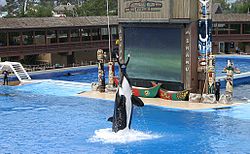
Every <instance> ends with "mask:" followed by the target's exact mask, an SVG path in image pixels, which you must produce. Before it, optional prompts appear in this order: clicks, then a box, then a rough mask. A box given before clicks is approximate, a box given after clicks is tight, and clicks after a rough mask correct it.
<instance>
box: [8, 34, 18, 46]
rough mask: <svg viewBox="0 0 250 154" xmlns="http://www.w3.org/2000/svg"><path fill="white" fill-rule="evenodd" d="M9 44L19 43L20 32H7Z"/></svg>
mask: <svg viewBox="0 0 250 154" xmlns="http://www.w3.org/2000/svg"><path fill="white" fill-rule="evenodd" d="M9 44H10V45H20V44H21V35H20V32H10V33H9Z"/></svg>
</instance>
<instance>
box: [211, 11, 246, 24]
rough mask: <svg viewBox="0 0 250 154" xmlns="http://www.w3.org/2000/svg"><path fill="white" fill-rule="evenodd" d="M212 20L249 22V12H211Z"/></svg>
mask: <svg viewBox="0 0 250 154" xmlns="http://www.w3.org/2000/svg"><path fill="white" fill-rule="evenodd" d="M212 20H213V22H224V23H225V22H250V14H247V13H229V14H213V15H212Z"/></svg>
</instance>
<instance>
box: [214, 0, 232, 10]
mask: <svg viewBox="0 0 250 154" xmlns="http://www.w3.org/2000/svg"><path fill="white" fill-rule="evenodd" d="M213 3H220V4H221V7H222V9H223V11H226V12H227V11H230V4H229V3H228V2H227V0H213Z"/></svg>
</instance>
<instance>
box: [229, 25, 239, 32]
mask: <svg viewBox="0 0 250 154" xmlns="http://www.w3.org/2000/svg"><path fill="white" fill-rule="evenodd" d="M230 34H240V24H230Z"/></svg>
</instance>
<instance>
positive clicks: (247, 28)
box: [243, 24, 250, 34]
mask: <svg viewBox="0 0 250 154" xmlns="http://www.w3.org/2000/svg"><path fill="white" fill-rule="evenodd" d="M243 34H250V24H243Z"/></svg>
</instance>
